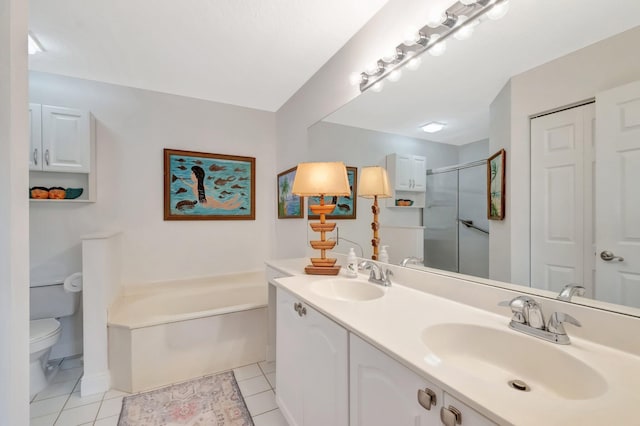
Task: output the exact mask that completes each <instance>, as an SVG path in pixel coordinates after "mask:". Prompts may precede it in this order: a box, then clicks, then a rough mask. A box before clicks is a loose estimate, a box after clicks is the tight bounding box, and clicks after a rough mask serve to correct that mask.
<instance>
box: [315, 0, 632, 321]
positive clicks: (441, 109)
mask: <svg viewBox="0 0 640 426" xmlns="http://www.w3.org/2000/svg"><path fill="white" fill-rule="evenodd" d="M510 3H511V4H510V11H509V13H508V14H507V16H506V17H504V18H503V19H502V20H499V21H487V22H482V23H481V25H478V26H477V27H476V28H475V31H474V34H473V36H472V37H471V38H469V39H467V40H463V41H461V40H450V41H448V43H447V44H448V46H447V51H446V53H445V54H444V55H442V56H439V57H432V56H430V55H428V54H424V55H422V63H421V65H420V67H419V68H418V69H417V70H409V69H403V70H402V76H401V78H400V80H399V81H397V82H390V81H385V83H384V87H383V89H382V91H381V92H373V91H371V90H369V91H366V92H365V93H363V94H361V95H360V96H358V97H357V98H356V99H355V100H353V101H352V102H350V103H348V104H347V105H344V106H343V107H342V108H340V109H339V110H337V111H335V112H334V113H333V114H331V115H329V116H328V117H326V118H325V119H323V120H321V121H320V122H318V123H316V124H314V125H313V126H311V127H310V128H309V144H310V145H309V147H310V157H311V159H313V160H317V161H328V160H342V161H344V162H345V163H346V164H347V165H349V166H356V167H362V166H370V165H381V166H386V167H387V168H388V169H389V170H391V168H390V164H389V161H393V162H394V166H395V170H394V171H393V173H392V174H393V176H390V178H391V180H392V182H394V181H395V182H396V183H397V182H399V180H401V179H402V178H403V177H401V176H399V175H398V173H399V171H400V172H402V173H405V177H406V173H412V172H414V171H415V170H417V173H420V174H422V173H424V175H422V176H420V177H419V179H418V181H419V183H420V185H424V187H420V185H418V187H420V191H415V190H409V191H408V192H405V191H397V192H396V193H395V194H394V196H393V197H392V198H391V199H387V200H382V202H381V205H382V212H381V215H380V222H381V224H382V229H381V236H382V244H384V245H388V246H389V248H388V252H389V256H390V262H391V263H395V264H398V263H400V262H401V261H402V260H403V259H404V260H406V259H407V258H409V257H414V258H417V259H420V260H416V259H411V260H410V261H409V264H408V265H407V266H411V267H429V268H436V269H439V270H442V271H447V273H460V274H465V275H471V276H473V277H475V278H473V279H474V280H476V281H478V282H479V283H484V284H487V283H489V282H488V281H487V280H485V279H487V278H488V279H491V280H497V281H502V282H505V283H510V284H519V285H522V286H523V287H522V288H523V292H531V293H533V294H536V295H539V296H545V297H556V296H557V295H558V293H559V292H560V291H561V290H562V288H563V287H564V286H565V285H566V284H577V285H581V286H583V287H584V288H585V294H584V296H582V297H580V296H576V297H573V299H572V301H573V302H575V303H582V304H586V305H590V306H595V307H599V308H603V309H609V310H614V311H618V312H623V313H626V314H630V315H636V316H640V83H637V82H638V81H640V55H638V54H637V46H638V45H640V26H639V25H640V2H637V1H636V0H616V1H612V2H596V1H587V2H585V1H577V0H565V1H561V2H558V1H552V0H548V1H532V0H531V1H528V0H519V1H512V2H510ZM614 16H615V18H614ZM400 37H401V36H400ZM372 59H374V58H372ZM429 122H439V123H444V124H445V127H444V128H443V129H442V130H441V131H439V132H437V133H426V132H424V131H423V130H422V129H421V126H422V125H424V124H427V123H429ZM501 149H504V150H505V152H506V157H507V167H506V191H505V196H506V200H507V203H506V214H505V218H504V220H502V221H493V220H491V221H490V220H488V219H487V197H486V194H487V166H486V160H487V159H488V158H489V157H490V156H492V155H493V154H494V153H496V152H498V151H499V150H501ZM392 154H395V156H394V155H392ZM414 158H415V159H418V163H419V162H420V161H421V160H420V159H422V158H424V159H426V162H425V163H424V164H421V165H419V166H416V164H413V163H412V160H413V159H414ZM421 167H423V168H421ZM396 187H397V185H396ZM397 199H411V201H412V202H413V205H410V206H407V205H403V206H397V205H396V204H398V203H397V202H396V200H397ZM358 203H359V207H358V217H357V219H355V220H351V221H347V220H343V221H340V223H339V228H340V235H339V238H340V239H342V240H344V243H343V241H341V242H340V243H339V245H338V248H337V250H339V251H344V252H345V253H346V251H347V250H348V248H349V247H351V246H360V247H361V249H357V250H361V253H362V254H363V256H364V257H370V255H371V244H370V239H371V228H370V222H371V215H370V214H369V208H368V207H369V205H368V204H367V203H368V200H364V199H359V200H358ZM603 252H607V253H604V254H603ZM611 256H613V258H610V257H611ZM620 258H623V260H621V259H620ZM467 278H468V277H467Z"/></svg>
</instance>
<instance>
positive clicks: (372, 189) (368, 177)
mask: <svg viewBox="0 0 640 426" xmlns="http://www.w3.org/2000/svg"><path fill="white" fill-rule="evenodd" d="M358 195H359V196H360V197H362V198H373V205H372V206H371V212H372V213H373V222H371V229H372V230H373V239H372V240H371V245H372V246H373V255H372V256H371V259H373V260H378V247H379V246H380V237H379V235H378V230H379V229H380V224H379V223H378V214H380V207H379V206H378V198H390V197H391V187H390V186H389V178H388V177H387V171H386V170H385V169H384V168H383V167H380V166H371V167H363V168H362V171H361V172H360V182H359V184H358Z"/></svg>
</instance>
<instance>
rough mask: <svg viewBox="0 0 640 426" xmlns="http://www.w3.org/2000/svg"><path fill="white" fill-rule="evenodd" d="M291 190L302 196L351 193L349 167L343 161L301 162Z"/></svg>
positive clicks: (344, 194)
mask: <svg viewBox="0 0 640 426" xmlns="http://www.w3.org/2000/svg"><path fill="white" fill-rule="evenodd" d="M291 192H292V193H294V194H295V195H299V196H302V197H311V196H315V195H342V196H346V195H350V194H351V188H349V178H348V177H347V168H346V167H345V165H344V163H342V162H330V163H329V162H327V163H320V162H319V163H300V164H298V169H297V170H296V178H295V179H294V180H293V188H292V189H291Z"/></svg>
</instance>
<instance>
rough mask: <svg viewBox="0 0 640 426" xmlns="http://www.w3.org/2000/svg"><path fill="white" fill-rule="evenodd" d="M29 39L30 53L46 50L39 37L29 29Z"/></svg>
mask: <svg viewBox="0 0 640 426" xmlns="http://www.w3.org/2000/svg"><path fill="white" fill-rule="evenodd" d="M28 39H29V55H35V54H36V53H38V52H44V49H43V48H42V45H41V44H40V42H39V41H38V39H37V38H36V37H35V36H34V35H33V34H31V31H29V34H28Z"/></svg>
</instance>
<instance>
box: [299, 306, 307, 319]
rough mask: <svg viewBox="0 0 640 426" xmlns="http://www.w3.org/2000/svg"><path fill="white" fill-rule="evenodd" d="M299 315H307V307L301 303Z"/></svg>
mask: <svg viewBox="0 0 640 426" xmlns="http://www.w3.org/2000/svg"><path fill="white" fill-rule="evenodd" d="M298 315H300V316H301V317H303V316H305V315H307V308H305V307H304V306H302V305H300V310H299V311H298Z"/></svg>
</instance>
